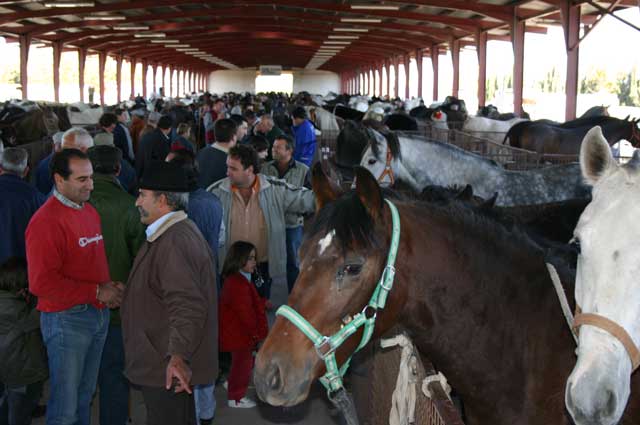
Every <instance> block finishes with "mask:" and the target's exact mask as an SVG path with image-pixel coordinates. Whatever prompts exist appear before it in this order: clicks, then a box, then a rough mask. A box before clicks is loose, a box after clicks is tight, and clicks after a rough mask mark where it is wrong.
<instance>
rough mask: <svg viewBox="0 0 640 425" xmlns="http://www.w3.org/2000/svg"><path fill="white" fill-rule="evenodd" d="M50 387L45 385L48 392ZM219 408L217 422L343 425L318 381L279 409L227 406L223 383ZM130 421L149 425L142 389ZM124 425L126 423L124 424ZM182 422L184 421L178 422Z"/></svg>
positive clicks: (280, 288) (281, 286)
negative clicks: (299, 400)
mask: <svg viewBox="0 0 640 425" xmlns="http://www.w3.org/2000/svg"><path fill="white" fill-rule="evenodd" d="M286 299H287V284H286V281H285V280H284V279H274V282H273V286H272V289H271V300H272V302H273V303H274V304H275V306H276V308H277V307H278V306H279V305H281V304H283V303H285V302H286ZM275 310H276V309H274V311H272V312H270V313H269V323H273V320H274V318H275V316H274V312H275ZM47 391H48V387H47V388H45V393H46V392H47ZM215 394H216V401H217V404H218V406H217V408H216V415H215V420H214V424H215V425H247V424H251V425H270V424H304V425H334V424H336V425H337V424H339V423H340V420H339V418H338V416H339V414H337V413H336V412H334V411H333V409H332V407H331V405H330V403H329V401H328V400H327V397H326V394H325V391H324V389H323V388H322V386H321V385H320V384H317V383H316V384H315V386H314V388H313V389H312V392H311V395H310V396H309V399H308V400H307V401H306V402H305V403H303V404H301V405H298V406H295V407H293V408H287V409H284V408H277V407H273V406H269V405H267V404H264V403H262V402H260V401H259V402H258V406H257V407H256V408H252V409H234V408H230V407H228V406H227V394H226V391H225V390H224V388H222V386H221V385H218V386H217V387H216V390H215ZM248 395H249V397H252V398H253V399H254V400H255V399H257V397H256V393H255V389H254V388H253V386H251V387H249V393H248ZM97 400H98V399H97V398H95V399H94V404H93V415H92V416H93V417H92V421H91V423H92V424H98V423H99V420H98V401H97ZM43 402H46V398H45V400H43ZM33 424H34V425H44V424H45V420H44V418H38V419H36V420H34V421H33ZM130 424H133V425H146V411H145V406H144V403H143V401H142V394H141V393H140V392H139V391H133V390H132V391H131V419H130ZM123 425H124V424H123ZM176 425H181V424H176Z"/></svg>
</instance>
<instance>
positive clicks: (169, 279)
mask: <svg viewBox="0 0 640 425" xmlns="http://www.w3.org/2000/svg"><path fill="white" fill-rule="evenodd" d="M217 305H218V302H217V295H216V273H215V265H214V260H213V255H212V253H211V249H210V248H209V246H208V245H207V242H206V241H205V240H204V238H203V237H202V234H201V233H200V231H199V230H198V228H197V227H196V225H195V224H194V223H193V222H192V221H191V220H189V219H187V216H186V214H185V213H184V212H182V211H180V212H178V213H176V214H174V215H173V216H172V217H171V218H169V220H167V222H165V223H163V225H162V226H160V228H158V230H157V231H156V232H155V233H154V234H152V235H151V236H150V237H148V238H147V241H146V242H145V243H144V244H143V245H142V247H141V248H140V251H138V255H137V256H136V259H135V262H134V264H133V268H132V270H131V273H130V275H129V280H128V282H127V286H126V290H125V293H124V299H123V301H122V306H121V309H120V313H121V315H122V331H123V337H124V348H125V375H126V376H127V378H129V380H130V381H131V382H132V383H134V384H137V385H143V386H150V387H164V385H165V369H166V367H167V361H168V359H169V357H170V356H171V355H173V354H179V355H182V356H183V357H184V359H185V360H186V361H187V362H188V363H189V364H190V366H191V369H192V371H193V376H192V378H191V383H192V384H210V383H213V382H215V379H216V377H217V374H218V309H217Z"/></svg>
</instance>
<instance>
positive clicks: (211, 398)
mask: <svg viewBox="0 0 640 425" xmlns="http://www.w3.org/2000/svg"><path fill="white" fill-rule="evenodd" d="M215 389H216V386H215V384H211V385H196V386H195V387H194V389H193V398H194V399H195V405H196V419H197V420H198V421H199V420H200V419H211V418H213V416H214V415H215V413H216V395H215V394H214V391H215Z"/></svg>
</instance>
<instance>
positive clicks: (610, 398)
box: [604, 391, 618, 417]
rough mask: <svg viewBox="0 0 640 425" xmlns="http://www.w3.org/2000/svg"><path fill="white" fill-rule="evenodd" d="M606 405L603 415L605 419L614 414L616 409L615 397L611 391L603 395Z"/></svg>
mask: <svg viewBox="0 0 640 425" xmlns="http://www.w3.org/2000/svg"><path fill="white" fill-rule="evenodd" d="M605 397H606V400H607V401H606V404H605V410H604V413H605V415H606V416H607V417H610V416H613V415H614V414H615V413H616V408H617V407H618V403H617V402H616V396H615V394H614V393H613V392H612V391H607V392H606V393H605Z"/></svg>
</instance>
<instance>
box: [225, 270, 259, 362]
mask: <svg viewBox="0 0 640 425" xmlns="http://www.w3.org/2000/svg"><path fill="white" fill-rule="evenodd" d="M218 327H219V331H220V350H221V351H227V352H228V351H239V350H246V349H252V348H254V347H255V346H256V344H257V343H258V342H260V341H262V340H263V339H265V338H266V337H267V333H268V332H269V325H268V324H267V314H266V313H265V306H264V300H263V299H262V298H260V296H259V295H258V291H256V288H255V286H253V283H251V282H249V281H248V280H247V279H246V278H245V277H244V276H243V275H242V274H240V273H234V274H232V275H231V276H229V277H227V278H226V279H225V280H224V285H223V286H222V295H221V296H220V316H219V320H218Z"/></svg>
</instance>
